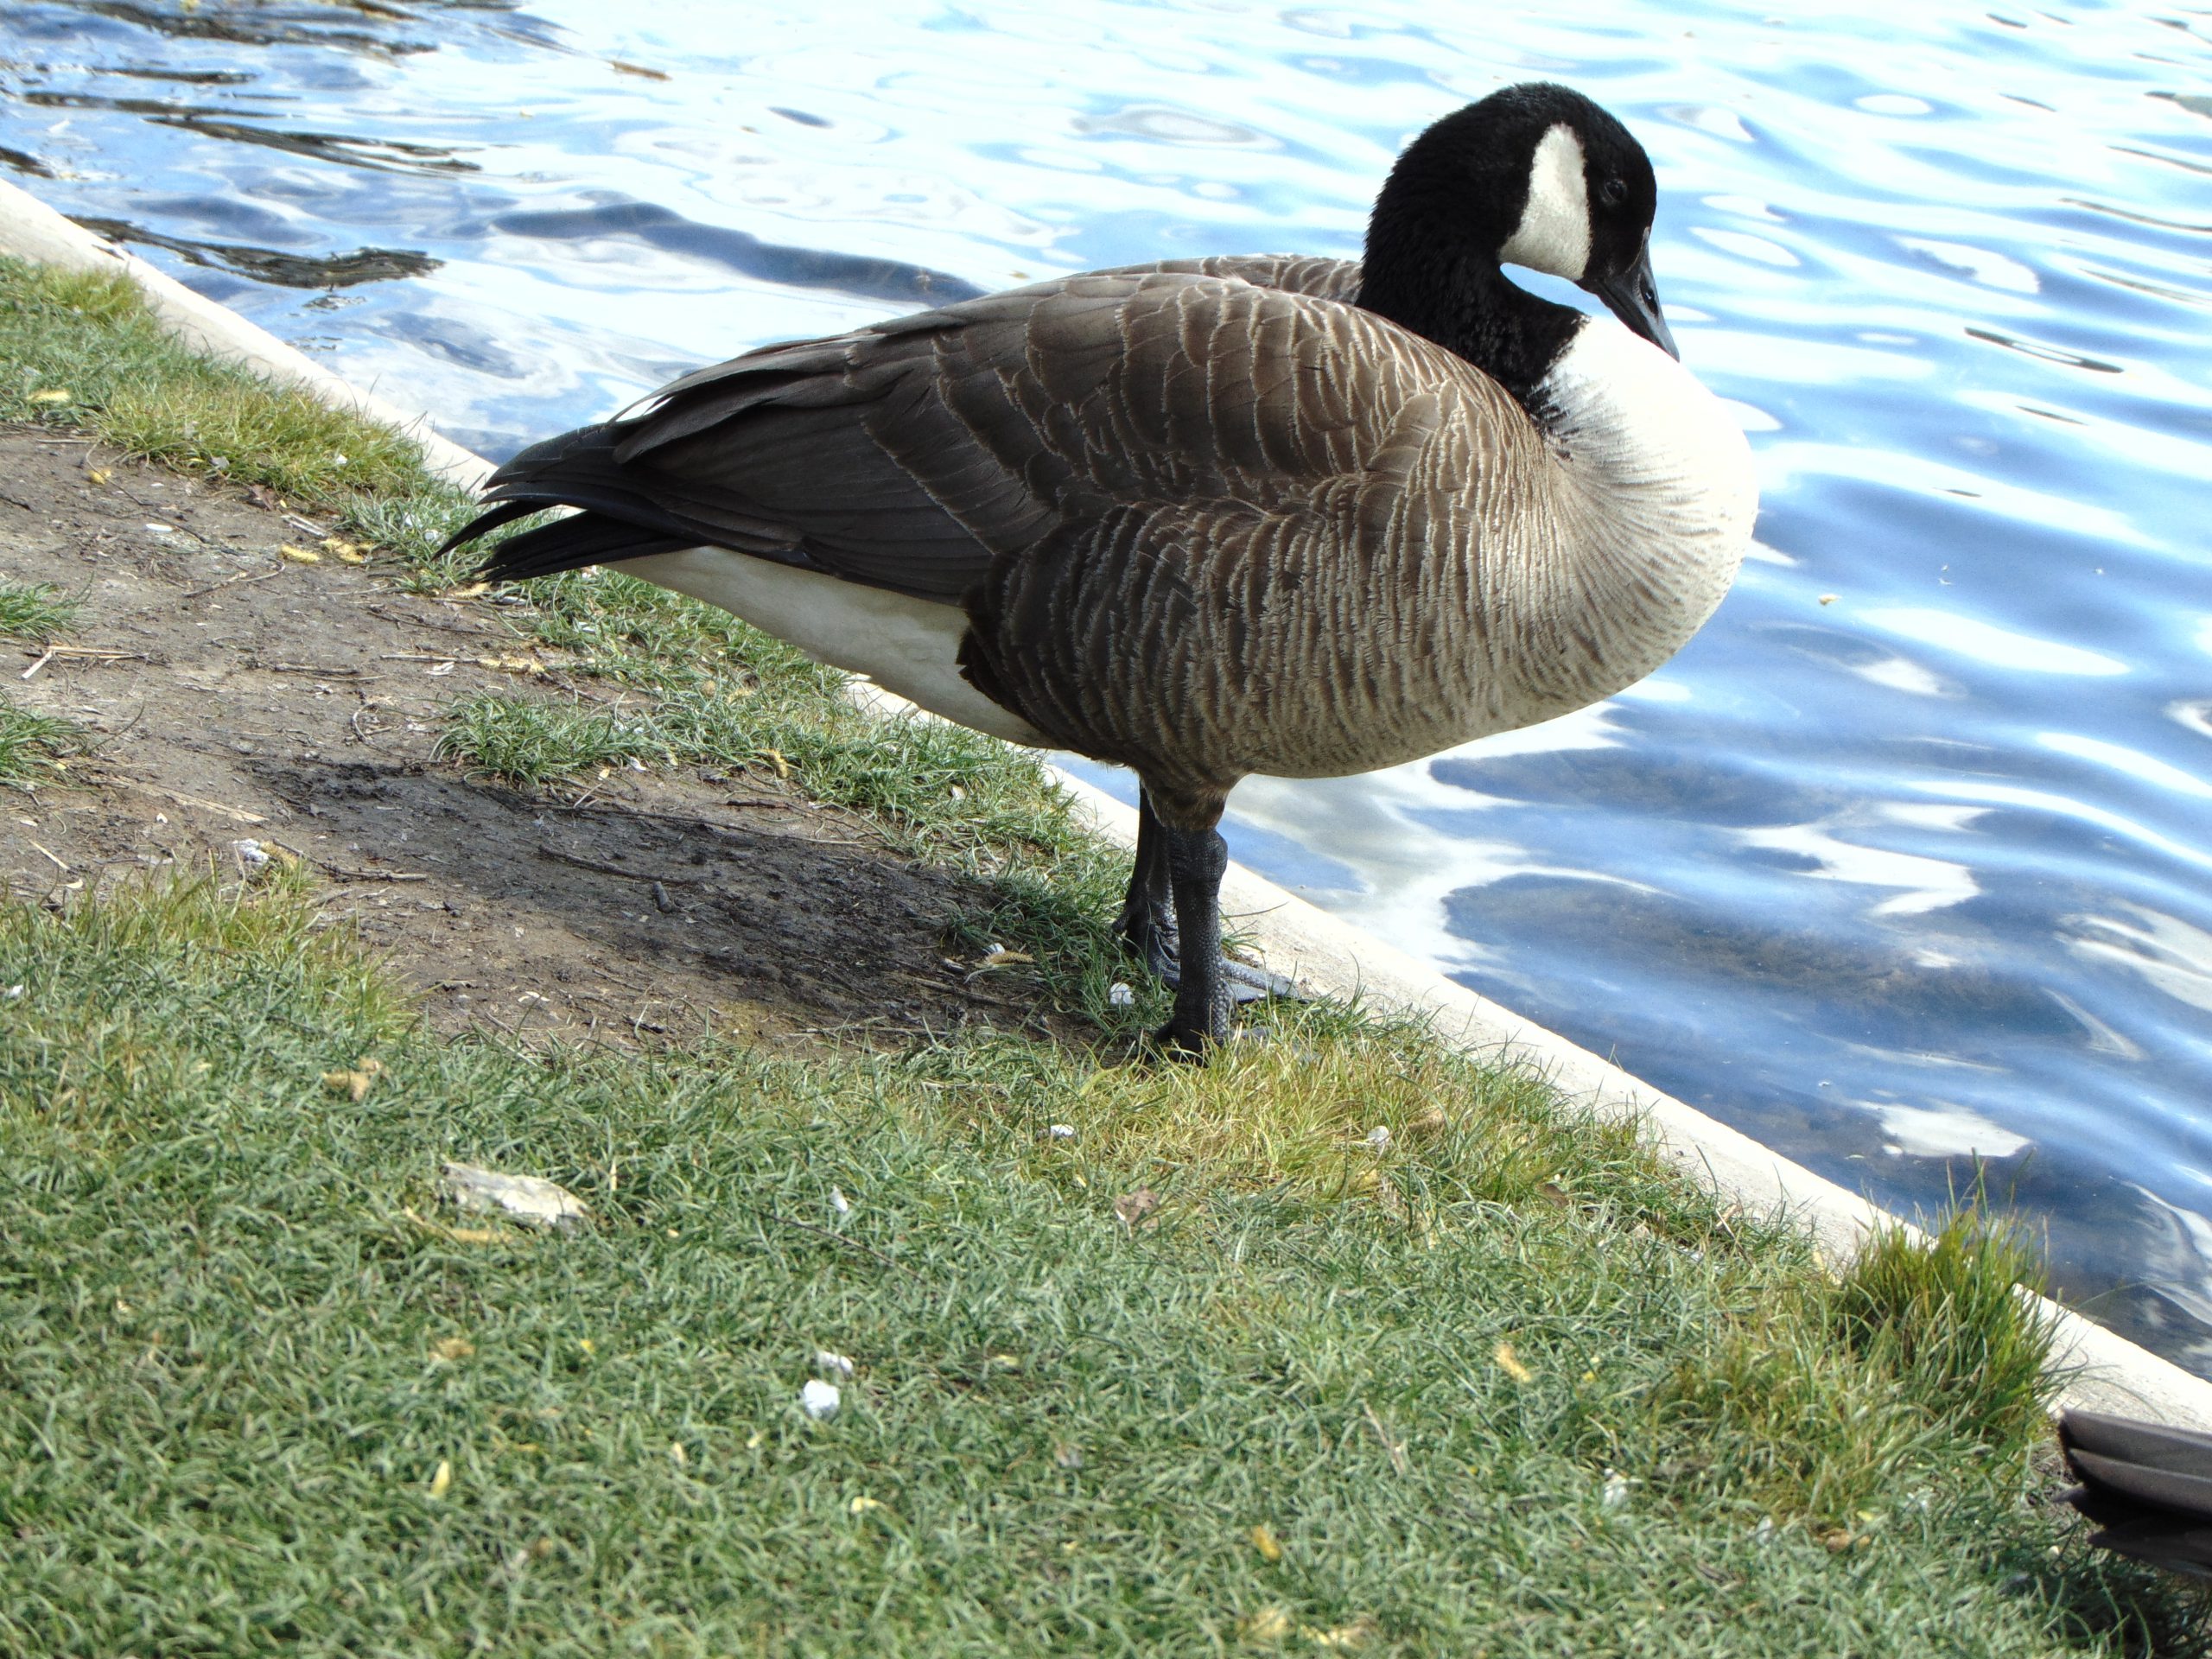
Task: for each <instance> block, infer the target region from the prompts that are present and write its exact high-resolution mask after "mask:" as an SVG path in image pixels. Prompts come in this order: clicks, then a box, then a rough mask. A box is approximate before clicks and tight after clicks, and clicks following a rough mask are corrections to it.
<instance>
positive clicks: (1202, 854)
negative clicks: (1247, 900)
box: [1156, 824, 1235, 1058]
mask: <svg viewBox="0 0 2212 1659" xmlns="http://www.w3.org/2000/svg"><path fill="white" fill-rule="evenodd" d="M1160 840H1161V842H1163V843H1164V844H1165V848H1166V860H1165V862H1166V866H1167V880H1168V886H1169V887H1170V888H1171V890H1172V891H1173V893H1174V895H1175V930H1176V932H1177V934H1178V936H1179V938H1180V941H1181V944H1182V950H1181V951H1180V952H1179V957H1180V960H1181V963H1182V967H1183V971H1182V974H1181V976H1180V977H1179V980H1178V981H1177V982H1176V985H1175V1012H1174V1013H1173V1014H1172V1015H1171V1016H1170V1017H1169V1019H1168V1021H1167V1026H1166V1029H1165V1030H1163V1031H1161V1032H1160V1033H1159V1035H1158V1038H1157V1039H1156V1040H1157V1041H1158V1042H1159V1043H1160V1046H1161V1047H1163V1048H1165V1049H1166V1050H1167V1051H1168V1052H1170V1053H1172V1054H1179V1055H1185V1056H1188V1057H1190V1058H1205V1052H1206V1050H1207V1049H1208V1048H1210V1047H1211V1046H1214V1045H1215V1044H1217V1043H1225V1042H1227V1041H1228V1040H1229V1010H1230V1007H1231V1006H1232V1004H1233V1002H1234V1001H1235V999H1234V998H1233V997H1232V996H1231V995H1230V988H1229V979H1228V976H1226V975H1225V974H1224V973H1223V972H1222V969H1223V967H1224V963H1223V962H1222V958H1221V874H1222V872H1223V871H1224V870H1225V869H1227V868H1229V845H1228V843H1227V842H1224V841H1223V840H1222V838H1221V832H1220V831H1219V830H1217V829H1213V828H1212V827H1211V826H1208V827H1207V828H1206V829H1170V828H1169V827H1167V826H1166V825H1165V824H1163V825H1161V826H1160Z"/></svg>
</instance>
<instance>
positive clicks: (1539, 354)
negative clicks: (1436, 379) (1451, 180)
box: [1359, 255, 1586, 426]
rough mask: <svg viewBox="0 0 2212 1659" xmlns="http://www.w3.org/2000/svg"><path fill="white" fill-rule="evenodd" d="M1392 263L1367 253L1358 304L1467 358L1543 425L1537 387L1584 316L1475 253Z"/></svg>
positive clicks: (1546, 412)
mask: <svg viewBox="0 0 2212 1659" xmlns="http://www.w3.org/2000/svg"><path fill="white" fill-rule="evenodd" d="M1396 264H1397V262H1395V261H1393V262H1389V263H1388V264H1384V265H1383V266H1382V268H1380V269H1377V267H1376V262H1375V260H1374V258H1373V257H1372V256H1371V255H1370V258H1369V260H1368V264H1367V268H1366V270H1365V272H1364V274H1363V277H1362V279H1361V283H1360V290H1359V304H1360V305H1361V307H1362V308H1364V309H1366V310H1369V311H1372V312H1374V313H1375V314H1376V315H1377V316H1383V317H1388V318H1389V320H1390V321H1393V322H1395V323H1396V324H1397V325H1398V326H1399V327H1402V328H1409V329H1411V330H1412V331H1413V332H1414V334H1419V335H1421V337H1422V338H1423V339H1425V340H1434V341H1435V342H1436V343H1437V344H1438V345H1439V346H1443V347H1444V349H1445V350H1446V351H1448V352H1452V353H1456V354H1457V355H1459V356H1460V357H1464V358H1465V359H1467V361H1468V362H1470V363H1471V364H1473V365H1475V366H1476V367H1477V368H1478V369H1480V370H1481V371H1482V372H1484V374H1486V375H1488V376H1489V377H1490V378H1491V379H1493V380H1495V381H1497V384H1498V385H1501V386H1503V387H1504V388H1505V390H1506V391H1509V392H1510V393H1511V394H1512V395H1513V397H1514V400H1515V401H1516V403H1518V404H1520V405H1521V407H1522V408H1523V409H1525V410H1528V411H1529V417H1530V418H1531V419H1533V420H1534V421H1535V422H1536V423H1537V424H1538V425H1540V426H1541V425H1545V424H1547V423H1548V415H1549V413H1550V411H1549V410H1547V409H1546V408H1545V407H1543V402H1542V399H1541V397H1539V396H1538V395H1537V391H1536V388H1537V385H1539V383H1540V382H1541V381H1542V379H1543V378H1544V377H1545V376H1546V375H1548V374H1549V373H1550V372H1551V369H1552V365H1553V364H1554V362H1555V361H1556V360H1557V359H1558V358H1559V355H1560V353H1561V352H1563V351H1565V350H1566V349H1567V344H1568V342H1569V341H1570V340H1573V337H1574V334H1575V332H1576V331H1577V330H1578V329H1580V327H1582V324H1583V322H1584V321H1586V319H1585V318H1584V316H1583V315H1582V313H1581V312H1580V311H1577V310H1575V309H1574V308H1573V307H1571V306H1565V305H1554V304H1553V303H1552V302H1550V301H1549V300H1546V299H1541V298H1539V297H1538V296H1535V295H1534V294H1531V293H1530V292H1529V290H1528V289H1525V288H1522V287H1521V286H1520V285H1519V284H1517V283H1514V282H1512V281H1511V280H1510V279H1509V278H1508V277H1506V275H1505V273H1504V272H1503V270H1500V269H1499V268H1498V266H1497V263H1496V261H1494V260H1489V261H1486V260H1484V259H1483V258H1481V257H1479V256H1473V255H1469V256H1463V257H1459V258H1458V259H1455V260H1452V261H1451V262H1449V263H1448V264H1436V263H1434V262H1433V259H1432V260H1429V261H1424V262H1422V264H1421V267H1419V268H1417V269H1416V270H1414V271H1413V272H1407V271H1405V270H1402V269H1394V267H1395V266H1396Z"/></svg>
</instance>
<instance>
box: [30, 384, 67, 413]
mask: <svg viewBox="0 0 2212 1659" xmlns="http://www.w3.org/2000/svg"><path fill="white" fill-rule="evenodd" d="M30 401H31V402H32V403H34V404H41V405H42V406H43V407H45V408H48V409H51V408H53V407H54V405H56V404H73V403H75V402H76V401H77V398H76V394H75V393H73V392H71V391H67V390H66V389H64V388H62V387H60V386H48V388H47V389H46V390H45V391H35V392H33V393H31V396H30Z"/></svg>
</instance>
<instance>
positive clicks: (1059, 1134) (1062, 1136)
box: [1045, 1123, 1075, 1141]
mask: <svg viewBox="0 0 2212 1659" xmlns="http://www.w3.org/2000/svg"><path fill="white" fill-rule="evenodd" d="M1045 1133H1046V1134H1047V1135H1051V1136H1052V1139H1053V1140H1055V1141H1072V1140H1074V1139H1075V1125H1074V1124H1072V1123H1055V1124H1053V1125H1052V1128H1049V1129H1047V1130H1046V1131H1045Z"/></svg>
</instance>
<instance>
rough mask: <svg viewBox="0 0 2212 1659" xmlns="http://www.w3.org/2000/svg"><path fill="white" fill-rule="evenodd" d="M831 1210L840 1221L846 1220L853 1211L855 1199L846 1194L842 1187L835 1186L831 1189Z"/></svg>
mask: <svg viewBox="0 0 2212 1659" xmlns="http://www.w3.org/2000/svg"><path fill="white" fill-rule="evenodd" d="M829 1212H830V1214H832V1215H834V1216H836V1217H837V1219H838V1220H839V1221H842V1220H844V1219H845V1217H848V1216H849V1215H851V1214H852V1213H853V1201H852V1200H851V1199H850V1198H847V1197H846V1196H845V1191H844V1189H843V1188H842V1187H838V1186H833V1187H831V1188H830V1189H829Z"/></svg>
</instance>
